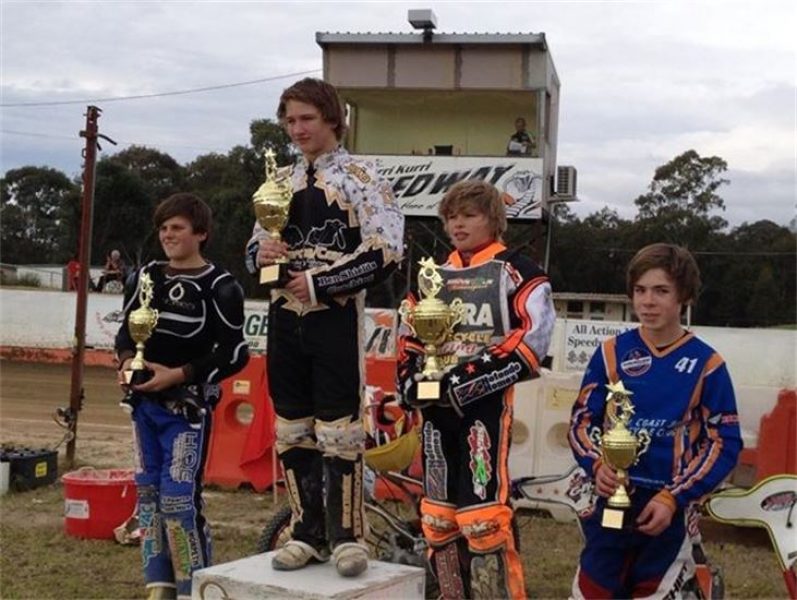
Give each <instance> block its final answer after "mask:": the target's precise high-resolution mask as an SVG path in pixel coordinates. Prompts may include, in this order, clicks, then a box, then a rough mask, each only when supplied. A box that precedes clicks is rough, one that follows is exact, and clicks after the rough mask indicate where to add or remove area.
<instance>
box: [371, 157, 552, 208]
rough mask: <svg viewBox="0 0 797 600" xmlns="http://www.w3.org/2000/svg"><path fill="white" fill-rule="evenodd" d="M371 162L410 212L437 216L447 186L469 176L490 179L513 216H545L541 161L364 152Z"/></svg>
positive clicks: (522, 158)
mask: <svg viewBox="0 0 797 600" xmlns="http://www.w3.org/2000/svg"><path fill="white" fill-rule="evenodd" d="M359 158H364V159H366V160H369V161H371V162H373V163H374V164H375V165H376V169H377V171H378V172H379V174H380V175H382V176H383V177H385V178H386V179H387V180H388V181H389V182H390V185H391V186H392V187H393V193H394V194H395V196H396V199H397V200H398V203H399V205H400V206H401V210H402V212H403V213H404V214H405V215H407V216H415V217H436V216H437V205H438V204H439V203H440V201H441V200H442V199H443V196H444V195H445V193H446V192H447V191H448V189H449V188H450V187H451V186H452V185H454V184H455V183H457V182H458V181H463V180H466V179H483V180H485V181H489V182H490V183H492V184H493V185H494V186H495V187H497V188H498V191H499V192H501V194H502V197H503V199H504V202H505V203H506V213H507V217H508V218H509V219H514V220H532V219H539V218H541V216H542V181H543V177H542V159H541V158H525V157H515V156H497V157H491V156H393V155H360V156H359Z"/></svg>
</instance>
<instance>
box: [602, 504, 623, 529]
mask: <svg viewBox="0 0 797 600" xmlns="http://www.w3.org/2000/svg"><path fill="white" fill-rule="evenodd" d="M625 515H626V511H624V510H617V509H616V508H609V507H608V506H607V507H606V508H604V509H603V516H602V517H601V525H602V526H603V527H605V528H606V529H622V528H623V527H624V526H625Z"/></svg>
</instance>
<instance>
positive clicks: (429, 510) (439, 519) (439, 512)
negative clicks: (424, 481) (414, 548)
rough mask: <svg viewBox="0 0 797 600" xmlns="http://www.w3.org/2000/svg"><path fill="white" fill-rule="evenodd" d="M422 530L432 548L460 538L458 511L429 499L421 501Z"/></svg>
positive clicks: (450, 505) (448, 505) (451, 505)
mask: <svg viewBox="0 0 797 600" xmlns="http://www.w3.org/2000/svg"><path fill="white" fill-rule="evenodd" d="M421 528H422V529H423V535H424V537H425V538H426V539H427V540H428V542H429V545H431V546H433V547H434V546H443V545H445V544H447V543H448V542H450V541H452V540H453V539H455V538H457V537H459V536H460V534H461V532H460V530H459V525H458V524H457V509H456V507H455V506H454V505H453V504H441V503H440V502H434V501H431V500H429V499H427V498H424V499H423V500H421Z"/></svg>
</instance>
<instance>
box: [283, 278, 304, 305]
mask: <svg viewBox="0 0 797 600" xmlns="http://www.w3.org/2000/svg"><path fill="white" fill-rule="evenodd" d="M288 275H289V276H290V278H291V279H290V281H288V283H286V284H285V289H286V290H288V291H289V292H290V293H291V294H293V295H294V296H295V297H296V299H297V300H299V301H300V302H304V303H305V304H309V302H310V288H309V286H308V284H307V276H306V275H305V274H304V272H302V271H288Z"/></svg>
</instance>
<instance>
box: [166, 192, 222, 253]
mask: <svg viewBox="0 0 797 600" xmlns="http://www.w3.org/2000/svg"><path fill="white" fill-rule="evenodd" d="M172 217H185V218H186V219H188V221H189V222H190V223H191V228H192V229H193V231H194V233H206V234H207V237H206V238H205V239H204V240H202V242H201V243H200V244H199V248H200V250H201V249H203V248H204V247H205V244H207V242H208V240H209V239H210V230H211V228H212V226H213V211H212V210H210V207H209V206H208V205H207V204H205V202H204V200H202V198H200V197H199V196H197V195H196V194H190V193H188V192H178V193H176V194H172V195H171V196H169V197H168V198H166V200H164V201H163V202H161V203H160V204H158V207H157V208H156V209H155V213H154V214H153V215H152V223H153V224H154V225H155V229H159V228H160V226H161V225H163V223H164V222H165V221H168V220H169V219H171V218H172Z"/></svg>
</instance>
